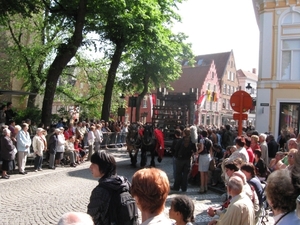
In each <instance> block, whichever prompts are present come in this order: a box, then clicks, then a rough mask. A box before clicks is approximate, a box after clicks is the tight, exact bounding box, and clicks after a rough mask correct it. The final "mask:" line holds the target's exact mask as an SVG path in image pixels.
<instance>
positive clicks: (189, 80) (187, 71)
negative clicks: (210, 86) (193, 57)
mask: <svg viewBox="0 0 300 225" xmlns="http://www.w3.org/2000/svg"><path fill="white" fill-rule="evenodd" d="M210 67H211V64H209V65H206V66H196V67H184V68H182V74H181V77H180V78H179V79H178V80H176V81H173V82H172V83H171V84H170V85H171V87H173V88H174V91H170V92H185V93H189V91H190V88H198V89H201V88H202V85H203V84H204V81H205V78H206V76H207V74H208V71H209V70H210Z"/></svg>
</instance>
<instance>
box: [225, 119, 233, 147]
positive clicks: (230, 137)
mask: <svg viewBox="0 0 300 225" xmlns="http://www.w3.org/2000/svg"><path fill="white" fill-rule="evenodd" d="M225 128H226V129H225V131H224V132H223V135H222V147H223V149H226V148H227V146H229V145H232V144H233V133H232V132H231V131H230V125H229V124H226V125H225Z"/></svg>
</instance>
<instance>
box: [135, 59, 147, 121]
mask: <svg viewBox="0 0 300 225" xmlns="http://www.w3.org/2000/svg"><path fill="white" fill-rule="evenodd" d="M145 68H147V67H146V63H145ZM143 84H144V88H143V91H142V92H141V93H140V94H139V95H138V98H137V101H136V111H135V118H136V121H139V120H140V111H141V103H142V100H143V99H144V96H145V95H146V94H147V93H148V85H149V75H145V76H144V79H143Z"/></svg>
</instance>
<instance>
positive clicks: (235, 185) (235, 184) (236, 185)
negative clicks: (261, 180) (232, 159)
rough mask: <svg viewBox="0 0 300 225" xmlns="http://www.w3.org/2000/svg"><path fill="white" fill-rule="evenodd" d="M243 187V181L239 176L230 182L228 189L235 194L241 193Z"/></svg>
mask: <svg viewBox="0 0 300 225" xmlns="http://www.w3.org/2000/svg"><path fill="white" fill-rule="evenodd" d="M243 187H244V184H243V180H242V178H240V177H238V176H232V177H231V178H230V179H229V181H228V188H230V189H232V190H233V191H235V192H238V193H241V192H242V190H243Z"/></svg>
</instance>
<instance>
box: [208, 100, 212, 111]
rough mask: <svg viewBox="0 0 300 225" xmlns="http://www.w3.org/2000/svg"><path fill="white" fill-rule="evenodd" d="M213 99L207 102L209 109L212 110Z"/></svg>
mask: <svg viewBox="0 0 300 225" xmlns="http://www.w3.org/2000/svg"><path fill="white" fill-rule="evenodd" d="M212 105H213V101H210V102H209V110H212Z"/></svg>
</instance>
